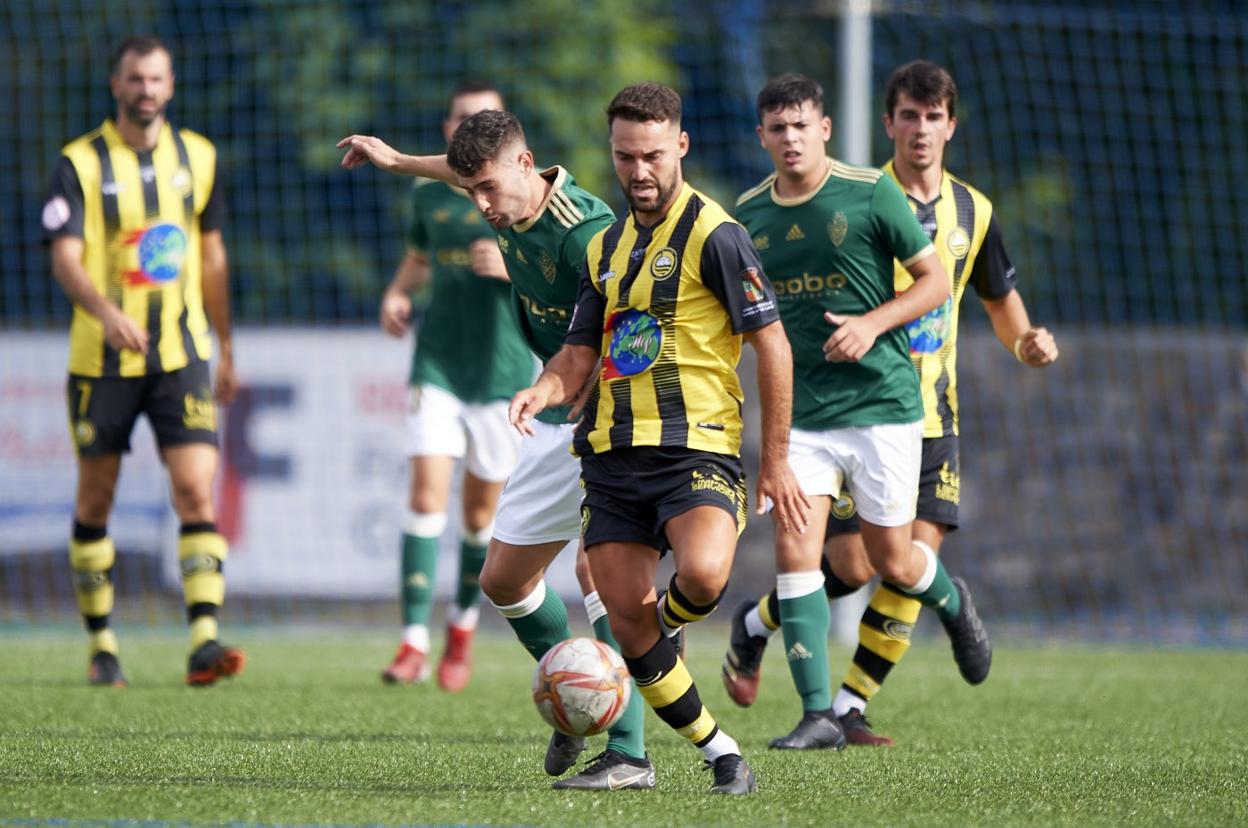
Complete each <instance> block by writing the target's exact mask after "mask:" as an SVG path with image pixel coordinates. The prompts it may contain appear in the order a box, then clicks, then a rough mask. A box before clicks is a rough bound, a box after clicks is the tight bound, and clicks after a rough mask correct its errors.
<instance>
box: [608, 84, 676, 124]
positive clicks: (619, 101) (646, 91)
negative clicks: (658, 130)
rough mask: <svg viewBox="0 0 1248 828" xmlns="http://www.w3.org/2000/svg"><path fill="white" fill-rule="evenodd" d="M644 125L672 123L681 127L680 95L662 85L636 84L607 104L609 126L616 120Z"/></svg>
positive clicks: (621, 91)
mask: <svg viewBox="0 0 1248 828" xmlns="http://www.w3.org/2000/svg"><path fill="white" fill-rule="evenodd" d="M616 118H620V119H622V120H625V121H634V122H636V123H639V124H644V123H646V122H648V121H670V122H671V123H673V124H676V125H677V126H679V125H680V95H678V94H676V90H675V89H672V88H671V87H670V86H664V85H663V84H661V83H654V82H648V83H635V84H633V85H632V86H626V87H624V88H623V89H621V90H620V91H619V93H617V94H616V96H615V97H614V98H612V99H611V103H609V104H607V126H610V125H611V124H613V123H615V119H616Z"/></svg>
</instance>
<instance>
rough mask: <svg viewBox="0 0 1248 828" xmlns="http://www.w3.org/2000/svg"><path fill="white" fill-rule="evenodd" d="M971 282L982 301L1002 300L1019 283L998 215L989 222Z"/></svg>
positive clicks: (972, 268)
mask: <svg viewBox="0 0 1248 828" xmlns="http://www.w3.org/2000/svg"><path fill="white" fill-rule="evenodd" d="M970 282H971V285H972V286H973V287H974V288H975V293H977V294H978V295H979V298H980V299H1000V298H1002V297H1004V296H1007V295H1008V294H1009V292H1010V291H1012V290H1014V288H1015V286H1016V285H1017V283H1018V276H1017V274H1016V273H1015V272H1014V265H1012V264H1010V257H1009V256H1008V255H1007V254H1006V252H1005V239H1004V237H1003V236H1002V234H1001V223H1000V222H999V221H997V214H996V213H993V214H992V218H990V219H989V220H988V232H987V233H986V234H985V235H984V243H983V244H982V245H980V247H979V254H978V255H977V256H975V264H974V265H972V266H971V278H970Z"/></svg>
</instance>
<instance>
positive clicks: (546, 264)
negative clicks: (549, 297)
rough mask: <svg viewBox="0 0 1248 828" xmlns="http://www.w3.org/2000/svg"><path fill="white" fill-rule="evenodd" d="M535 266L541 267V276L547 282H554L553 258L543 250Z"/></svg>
mask: <svg viewBox="0 0 1248 828" xmlns="http://www.w3.org/2000/svg"><path fill="white" fill-rule="evenodd" d="M537 266H538V267H540V268H541V269H542V278H543V279H545V280H546V283H547V284H550V285H553V284H554V283H555V260H554V259H552V258H551V256H550V254H549V253H547V252H546V251H545V250H543V251H542V258H541V259H539V260H538V262H537Z"/></svg>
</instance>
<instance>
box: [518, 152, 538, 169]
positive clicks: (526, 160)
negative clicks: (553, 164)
mask: <svg viewBox="0 0 1248 828" xmlns="http://www.w3.org/2000/svg"><path fill="white" fill-rule="evenodd" d="M516 163H518V164H519V165H520V171H521V172H523V173H524V174H525V175H528V174H529V173H530V172H532V171H533V168H534V167H535V166H536V162H534V160H533V150H531V149H529V148H528V147H525V148H524V150H523V151H522V152H521V153H520V157H519V158H517V159H516Z"/></svg>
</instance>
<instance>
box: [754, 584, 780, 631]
mask: <svg viewBox="0 0 1248 828" xmlns="http://www.w3.org/2000/svg"><path fill="white" fill-rule="evenodd" d="M769 598H771V593H770V592H769V593H767V594H766V595H764V596H763V597H762V598H761V599H760V600H759V602H758V617H759V619H760V620H761V621H762V622H763V626H764V627H766V628H767V629H769V630H771V631H772V632H775V631H776V630H778V629H780V619H779V618H772V617H771V606H770V604H769V603H768V599H769Z"/></svg>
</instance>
